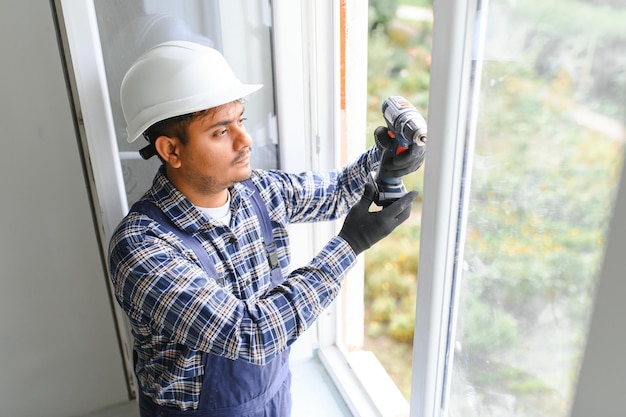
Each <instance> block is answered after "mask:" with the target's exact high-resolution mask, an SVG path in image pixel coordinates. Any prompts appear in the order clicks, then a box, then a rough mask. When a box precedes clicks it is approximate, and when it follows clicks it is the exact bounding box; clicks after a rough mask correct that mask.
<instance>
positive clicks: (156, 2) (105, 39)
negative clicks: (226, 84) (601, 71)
mask: <svg viewBox="0 0 626 417" xmlns="http://www.w3.org/2000/svg"><path fill="white" fill-rule="evenodd" d="M94 4H95V8H96V15H97V20H98V27H99V32H100V38H101V43H102V51H103V57H104V64H105V69H106V75H107V82H108V87H109V95H110V98H111V108H112V112H113V118H114V123H115V129H116V132H117V143H118V148H119V150H120V158H121V163H122V169H123V173H124V182H125V186H126V195H127V198H128V201H129V203H132V202H134V201H136V200H137V199H139V198H140V197H141V195H142V194H143V193H144V192H145V191H146V190H147V189H148V188H149V186H150V185H151V183H152V178H153V176H154V174H155V172H156V169H157V167H158V166H159V165H160V162H159V160H158V158H156V157H154V158H152V159H150V160H149V161H144V160H142V159H141V158H140V156H139V155H138V153H137V151H139V149H141V148H142V147H144V146H145V145H146V142H145V141H144V140H143V139H138V140H137V141H135V142H134V143H132V144H129V143H127V142H126V132H125V128H126V124H125V122H124V117H123V115H122V110H121V107H120V103H119V89H120V85H121V82H122V78H123V77H124V74H125V73H126V70H127V69H128V67H129V66H130V65H131V64H132V63H133V62H134V60H135V59H136V58H137V56H138V55H139V54H141V53H142V52H143V51H145V50H147V49H148V48H150V47H152V46H154V45H156V44H157V43H160V42H165V41H169V40H189V41H194V42H198V43H202V44H206V45H209V46H212V47H214V48H216V49H218V50H220V51H221V52H222V53H223V54H224V56H225V57H226V59H227V60H228V61H229V64H230V65H231V67H232V68H233V70H234V72H235V74H236V75H237V76H238V77H239V78H240V79H241V80H242V81H243V82H245V83H251V84H252V83H258V84H263V86H264V87H263V88H262V89H261V90H259V91H258V92H256V93H255V94H252V95H251V96H249V97H247V98H246V101H247V103H248V105H247V106H246V117H247V120H246V128H247V129H248V131H249V132H250V134H251V136H252V138H253V140H254V146H253V152H252V165H253V167H255V168H265V169H269V168H276V167H277V165H278V162H277V161H278V152H277V143H278V142H277V137H276V132H275V130H276V129H275V128H274V126H275V122H274V98H273V89H274V87H273V82H272V79H273V78H272V77H273V74H272V64H271V62H272V59H271V43H270V29H271V28H270V26H269V24H268V22H267V16H268V14H269V11H268V10H263V7H262V5H263V4H265V3H263V2H246V1H245V0H228V1H226V0H210V1H202V0H186V1H180V2H173V1H166V0H123V1H122V0H115V1H111V0H94ZM222 16H225V18H226V17H227V20H228V22H227V24H222V22H223V19H222Z"/></svg>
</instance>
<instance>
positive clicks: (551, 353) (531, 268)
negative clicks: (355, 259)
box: [448, 0, 626, 417]
mask: <svg viewBox="0 0 626 417" xmlns="http://www.w3.org/2000/svg"><path fill="white" fill-rule="evenodd" d="M596 3H598V2H593V1H572V2H565V3H564V2H543V4H537V2H530V1H519V2H515V3H511V2H506V1H502V0H498V1H493V0H492V1H491V2H490V8H489V17H488V22H487V39H486V46H485V56H484V62H483V63H482V65H483V71H482V74H481V76H480V78H481V79H480V85H481V88H480V100H479V106H478V109H477V115H478V120H477V129H476V137H475V149H474V156H473V162H472V165H471V167H470V168H469V169H471V189H470V196H469V205H468V207H467V208H466V210H467V219H468V220H467V234H466V236H465V242H464V246H465V257H464V263H463V265H462V269H463V272H462V281H461V282H462V284H461V287H460V288H461V297H460V304H459V306H457V309H458V310H457V311H458V320H457V330H456V340H455V341H454V342H455V343H454V349H455V352H454V363H453V372H452V381H451V391H450V395H451V397H450V403H449V408H448V415H450V416H481V417H484V416H503V415H506V416H524V417H527V416H529V417H530V416H555V417H556V416H566V415H567V414H568V412H569V407H570V405H571V401H572V398H573V391H574V387H575V384H576V380H577V372H578V368H579V366H580V361H581V359H582V353H583V349H584V343H585V339H586V331H587V324H588V319H589V316H590V310H591V301H592V294H593V289H594V285H595V281H596V279H597V277H598V273H599V271H600V266H601V261H602V256H603V253H604V243H605V242H604V237H605V235H606V232H607V230H606V228H607V224H608V220H609V218H610V215H611V210H612V205H613V196H614V193H615V191H616V186H617V177H618V174H619V172H620V170H621V167H622V160H621V155H622V151H621V149H622V147H623V142H624V140H625V139H626V137H625V134H624V132H625V131H624V127H623V124H622V121H623V120H624V115H625V114H626V108H625V107H624V103H626V100H624V98H625V96H626V94H625V92H626V77H624V76H623V74H625V73H626V59H625V58H623V57H621V56H620V57H617V56H616V54H615V53H614V52H615V51H616V50H618V49H619V48H623V47H624V45H625V44H626V33H624V31H623V28H622V25H621V23H618V22H619V21H620V19H623V18H625V17H626V8H624V7H623V5H621V4H618V2H614V4H608V3H610V2H604V3H607V4H605V5H603V6H600V5H598V4H596ZM621 21H623V20H621Z"/></svg>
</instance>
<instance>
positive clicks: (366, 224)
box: [339, 183, 417, 255]
mask: <svg viewBox="0 0 626 417" xmlns="http://www.w3.org/2000/svg"><path fill="white" fill-rule="evenodd" d="M374 194H375V190H374V186H373V185H372V184H370V183H366V184H365V191H364V192H363V197H361V200H360V201H359V202H358V203H356V205H355V206H354V207H352V209H351V210H350V212H349V213H348V215H347V216H346V220H345V221H344V223H343V227H342V228H341V231H340V232H339V236H340V237H342V238H343V239H345V240H346V242H348V243H349V244H350V246H351V247H352V250H354V252H355V253H356V254H357V255H358V254H360V253H361V252H363V251H364V250H366V249H368V248H370V247H371V246H372V245H373V244H374V243H376V242H378V241H379V240H381V239H383V238H384V237H386V236H387V235H389V234H390V233H391V232H392V231H393V229H395V228H396V227H397V226H398V225H400V224H401V223H403V222H404V221H405V220H406V219H408V218H409V215H410V214H411V206H412V204H411V203H413V200H415V197H417V191H411V192H409V193H407V194H405V195H404V196H402V197H401V198H400V199H398V200H397V201H394V202H393V203H392V204H391V205H389V206H387V207H385V208H384V209H383V210H380V211H373V212H370V211H369V208H370V205H371V204H372V200H373V199H374Z"/></svg>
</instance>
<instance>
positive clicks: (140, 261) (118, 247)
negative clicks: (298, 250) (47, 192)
mask: <svg viewBox="0 0 626 417" xmlns="http://www.w3.org/2000/svg"><path fill="white" fill-rule="evenodd" d="M379 159H380V154H379V152H378V151H377V150H376V148H375V147H374V148H372V149H370V150H369V151H367V152H366V153H364V154H363V155H361V156H360V157H359V158H358V159H357V161H356V162H355V163H353V164H351V165H348V166H347V167H345V168H344V169H342V170H337V171H332V172H330V173H328V174H326V175H321V174H319V173H303V174H300V175H295V174H288V173H285V172H282V171H273V170H270V171H261V170H253V172H252V181H253V182H254V184H255V185H256V186H257V189H258V190H259V192H260V195H261V198H262V199H263V200H264V202H265V204H266V206H267V208H268V211H269V215H270V219H271V222H272V228H273V235H274V240H275V243H276V246H277V251H278V257H279V262H280V266H281V269H282V273H283V275H284V276H285V277H286V280H285V282H284V283H283V284H281V285H279V286H278V287H276V288H274V289H273V290H272V291H268V289H269V285H270V270H269V266H268V264H267V262H266V261H265V249H264V245H263V240H262V234H261V227H260V223H259V221H258V219H257V217H256V215H255V214H254V211H253V208H252V202H251V201H250V198H249V193H250V190H249V189H248V188H247V187H245V186H244V185H243V184H235V185H234V186H233V187H232V188H231V189H230V190H229V191H230V193H231V213H232V219H231V224H230V226H225V225H222V224H220V223H219V222H216V221H213V220H211V219H208V218H207V217H205V215H204V214H202V213H201V212H200V211H199V210H198V209H197V208H196V207H195V206H194V205H193V204H192V203H191V202H190V201H189V200H188V199H187V198H186V197H185V196H184V195H182V194H181V193H180V192H179V191H178V190H177V189H176V188H174V186H173V185H172V184H171V183H170V181H169V180H168V179H167V178H166V176H165V175H164V173H163V170H162V169H161V170H159V172H158V173H157V175H156V177H155V179H154V183H153V186H152V188H151V189H150V190H149V191H148V192H147V193H146V194H145V195H144V197H143V199H148V200H151V201H154V202H155V203H156V204H157V205H158V206H159V207H160V208H161V210H162V211H163V213H164V214H165V215H166V216H167V217H169V218H170V219H172V220H173V222H174V223H175V224H176V225H177V226H178V227H179V228H180V229H182V230H185V231H187V232H188V233H192V234H194V235H195V236H196V237H198V238H199V239H200V240H201V242H202V245H203V247H204V248H205V249H206V251H207V253H208V254H209V257H210V258H211V259H212V261H213V262H214V265H215V269H216V270H217V273H218V276H209V275H208V274H207V273H206V271H204V270H202V269H201V266H200V262H199V260H198V259H197V257H196V256H195V254H194V253H193V251H192V250H190V249H189V248H187V247H186V246H185V245H184V244H183V242H182V241H181V240H179V238H178V237H176V236H175V235H174V234H173V233H171V232H169V233H168V232H166V231H165V230H164V229H163V228H162V227H161V226H160V225H159V224H158V223H157V222H155V221H152V220H151V219H150V218H148V217H147V216H145V215H140V214H138V213H133V212H131V213H129V214H128V215H127V216H126V217H125V218H124V219H123V221H122V222H121V223H120V225H119V226H118V228H117V229H116V231H115V232H114V234H113V237H112V238H111V243H110V247H109V268H110V277H111V281H112V282H113V286H114V289H115V296H116V299H117V301H118V302H119V304H120V305H121V306H122V308H123V309H124V311H125V312H126V314H127V315H128V318H129V320H130V324H131V327H132V332H133V335H134V337H135V343H134V349H135V351H136V352H137V355H138V360H137V364H136V372H137V378H138V380H139V382H140V385H141V387H142V389H143V391H144V393H145V394H146V395H148V396H150V397H151V398H153V400H154V401H155V402H156V403H157V404H160V405H170V406H175V407H178V408H181V409H195V408H197V405H198V400H199V395H200V391H201V388H202V380H203V374H204V369H203V367H202V353H203V352H210V353H213V354H217V355H222V356H225V357H227V358H230V359H238V360H244V361H247V362H251V363H255V364H260V365H261V364H266V363H268V362H269V361H270V360H272V358H274V357H276V356H277V355H278V354H280V353H281V352H282V351H283V350H285V349H286V348H287V347H288V346H289V345H290V344H291V343H293V342H294V341H295V340H296V339H297V337H298V336H299V335H301V334H302V333H303V332H304V331H305V330H306V329H307V328H308V327H309V326H310V325H311V324H312V323H313V322H314V321H315V319H316V318H317V317H318V315H319V314H320V313H321V312H322V311H323V310H324V309H325V308H326V307H328V305H329V304H330V303H331V302H332V301H333V300H334V298H335V297H336V296H337V294H338V291H339V289H340V285H341V281H342V279H343V278H344V276H345V274H346V272H347V271H348V270H349V269H350V268H351V267H352V266H353V265H354V263H355V260H356V257H355V254H354V252H353V251H352V249H351V248H350V246H349V245H348V244H347V242H346V241H345V240H343V239H341V238H339V237H333V238H332V239H330V241H329V242H328V243H327V244H326V245H325V246H324V247H323V248H322V249H321V250H320V252H319V253H318V254H317V255H316V256H315V257H314V258H313V259H312V260H311V261H310V262H309V264H307V265H305V266H302V267H300V268H298V269H295V270H293V271H289V263H290V253H289V236H288V233H287V227H288V225H289V224H290V223H302V222H311V221H325V220H334V219H337V218H339V217H341V216H343V215H345V214H346V213H347V212H348V210H349V208H350V207H351V206H352V205H354V204H355V203H356V202H357V201H358V200H359V199H360V196H361V194H362V192H363V186H364V183H365V181H366V178H367V176H368V175H369V173H370V172H371V171H373V170H375V169H376V167H377V165H378V162H379Z"/></svg>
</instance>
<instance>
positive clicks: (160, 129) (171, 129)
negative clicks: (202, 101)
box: [139, 109, 210, 162]
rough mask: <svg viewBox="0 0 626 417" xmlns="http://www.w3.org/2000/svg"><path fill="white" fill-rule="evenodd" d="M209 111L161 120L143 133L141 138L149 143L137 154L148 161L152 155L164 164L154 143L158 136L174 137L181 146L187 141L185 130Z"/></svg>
mask: <svg viewBox="0 0 626 417" xmlns="http://www.w3.org/2000/svg"><path fill="white" fill-rule="evenodd" d="M209 111H210V109H209V110H201V111H197V112H193V113H187V114H182V115H180V116H174V117H170V118H169V119H165V120H161V121H158V122H156V123H155V124H153V125H152V126H150V127H149V128H148V129H146V131H145V132H143V137H144V138H145V139H146V140H147V141H148V142H149V143H150V144H149V145H148V146H146V147H144V148H142V149H141V150H140V151H139V154H140V155H141V157H142V158H143V159H150V158H152V157H153V156H154V155H156V156H158V157H159V159H160V160H161V162H165V161H164V160H163V158H161V155H159V153H158V152H157V150H156V146H155V143H154V142H155V141H156V139H157V138H158V137H160V136H168V137H176V138H178V140H180V141H181V143H182V144H186V143H187V140H188V136H187V128H188V127H189V125H190V124H191V123H192V122H193V121H194V120H196V119H198V118H199V117H202V116H204V115H205V114H206V113H207V112H209Z"/></svg>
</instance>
